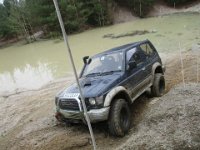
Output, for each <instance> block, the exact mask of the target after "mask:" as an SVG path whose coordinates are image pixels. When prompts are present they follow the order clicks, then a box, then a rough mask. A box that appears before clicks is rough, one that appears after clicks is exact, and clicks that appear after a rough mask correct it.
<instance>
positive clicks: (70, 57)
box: [53, 0, 96, 150]
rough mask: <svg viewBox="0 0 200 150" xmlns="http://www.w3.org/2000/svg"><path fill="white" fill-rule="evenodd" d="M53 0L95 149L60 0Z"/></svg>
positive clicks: (94, 145) (94, 146) (93, 141)
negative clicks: (58, 0) (59, 5)
mask: <svg viewBox="0 0 200 150" xmlns="http://www.w3.org/2000/svg"><path fill="white" fill-rule="evenodd" d="M53 2H54V5H55V8H56V13H57V16H58V20H59V23H60V27H61V30H62V34H63V38H64V41H65V44H66V48H67V52H68V57H69V59H70V62H71V65H72V68H73V71H74V76H75V78H76V82H77V86H78V89H79V92H80V96H81V102H82V105H83V111H84V116H85V119H86V121H87V125H88V128H89V131H90V135H91V139H92V145H93V148H94V150H96V142H95V138H94V134H93V131H92V126H91V123H90V118H89V116H88V114H87V108H86V105H85V100H84V97H83V92H82V90H81V86H80V83H79V79H78V75H77V72H76V67H75V64H74V60H73V57H72V53H71V49H70V46H69V42H68V38H67V34H66V31H65V27H64V23H63V20H62V17H61V14H60V9H59V7H58V2H57V0H53Z"/></svg>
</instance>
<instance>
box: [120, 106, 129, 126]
mask: <svg viewBox="0 0 200 150" xmlns="http://www.w3.org/2000/svg"><path fill="white" fill-rule="evenodd" d="M120 124H121V127H122V128H123V129H126V128H127V127H128V124H129V116H128V111H127V109H126V108H125V107H123V108H122V110H121V112H120Z"/></svg>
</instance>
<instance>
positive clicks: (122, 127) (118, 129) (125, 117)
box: [108, 99, 131, 137]
mask: <svg viewBox="0 0 200 150" xmlns="http://www.w3.org/2000/svg"><path fill="white" fill-rule="evenodd" d="M130 124H131V112H130V108H129V106H128V103H127V102H126V101H125V100H124V99H116V100H115V101H114V102H113V103H112V105H111V109H110V114H109V120H108V128H109V131H110V134H111V135H114V136H118V137H123V136H124V135H125V134H126V133H127V132H128V131H129V128H130Z"/></svg>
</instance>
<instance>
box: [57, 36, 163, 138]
mask: <svg viewBox="0 0 200 150" xmlns="http://www.w3.org/2000/svg"><path fill="white" fill-rule="evenodd" d="M83 60H84V67H83V69H82V72H81V74H80V84H81V87H82V90H83V94H84V98H85V103H86V106H87V110H88V115H89V117H90V120H91V122H92V123H94V122H100V121H107V122H108V127H109V131H110V133H111V134H113V135H116V136H124V135H125V134H126V133H127V132H128V130H129V128H130V123H131V113H130V105H131V104H132V103H133V102H134V100H135V99H136V98H138V97H139V96H140V95H141V94H142V93H144V92H145V91H147V90H149V89H151V94H152V95H153V96H162V95H163V93H164V90H165V79H164V71H165V69H164V67H163V65H162V62H161V59H160V57H159V55H158V53H157V51H156V49H155V48H154V46H153V45H152V43H151V42H150V41H149V40H145V41H141V42H135V43H131V44H127V45H123V46H120V47H117V48H113V49H110V50H108V51H105V52H103V53H100V54H97V55H95V56H93V57H90V58H89V57H84V58H83ZM55 103H56V108H57V109H56V110H57V112H56V118H57V119H58V120H59V121H69V122H79V121H83V122H85V120H84V115H83V108H82V104H81V100H80V94H79V90H78V88H77V85H76V84H73V85H71V86H70V87H68V88H66V89H65V90H63V91H61V92H59V93H58V94H57V96H56V98H55Z"/></svg>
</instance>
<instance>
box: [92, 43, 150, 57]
mask: <svg viewBox="0 0 200 150" xmlns="http://www.w3.org/2000/svg"><path fill="white" fill-rule="evenodd" d="M146 42H149V40H144V41H139V42H134V43H129V44H125V45H122V46H118V47H115V48H112V49H109V50H106V51H104V52H102V53H99V54H96V55H95V56H98V55H103V54H107V53H112V52H117V51H126V50H129V49H131V48H133V47H135V46H137V45H139V44H142V43H146Z"/></svg>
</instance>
